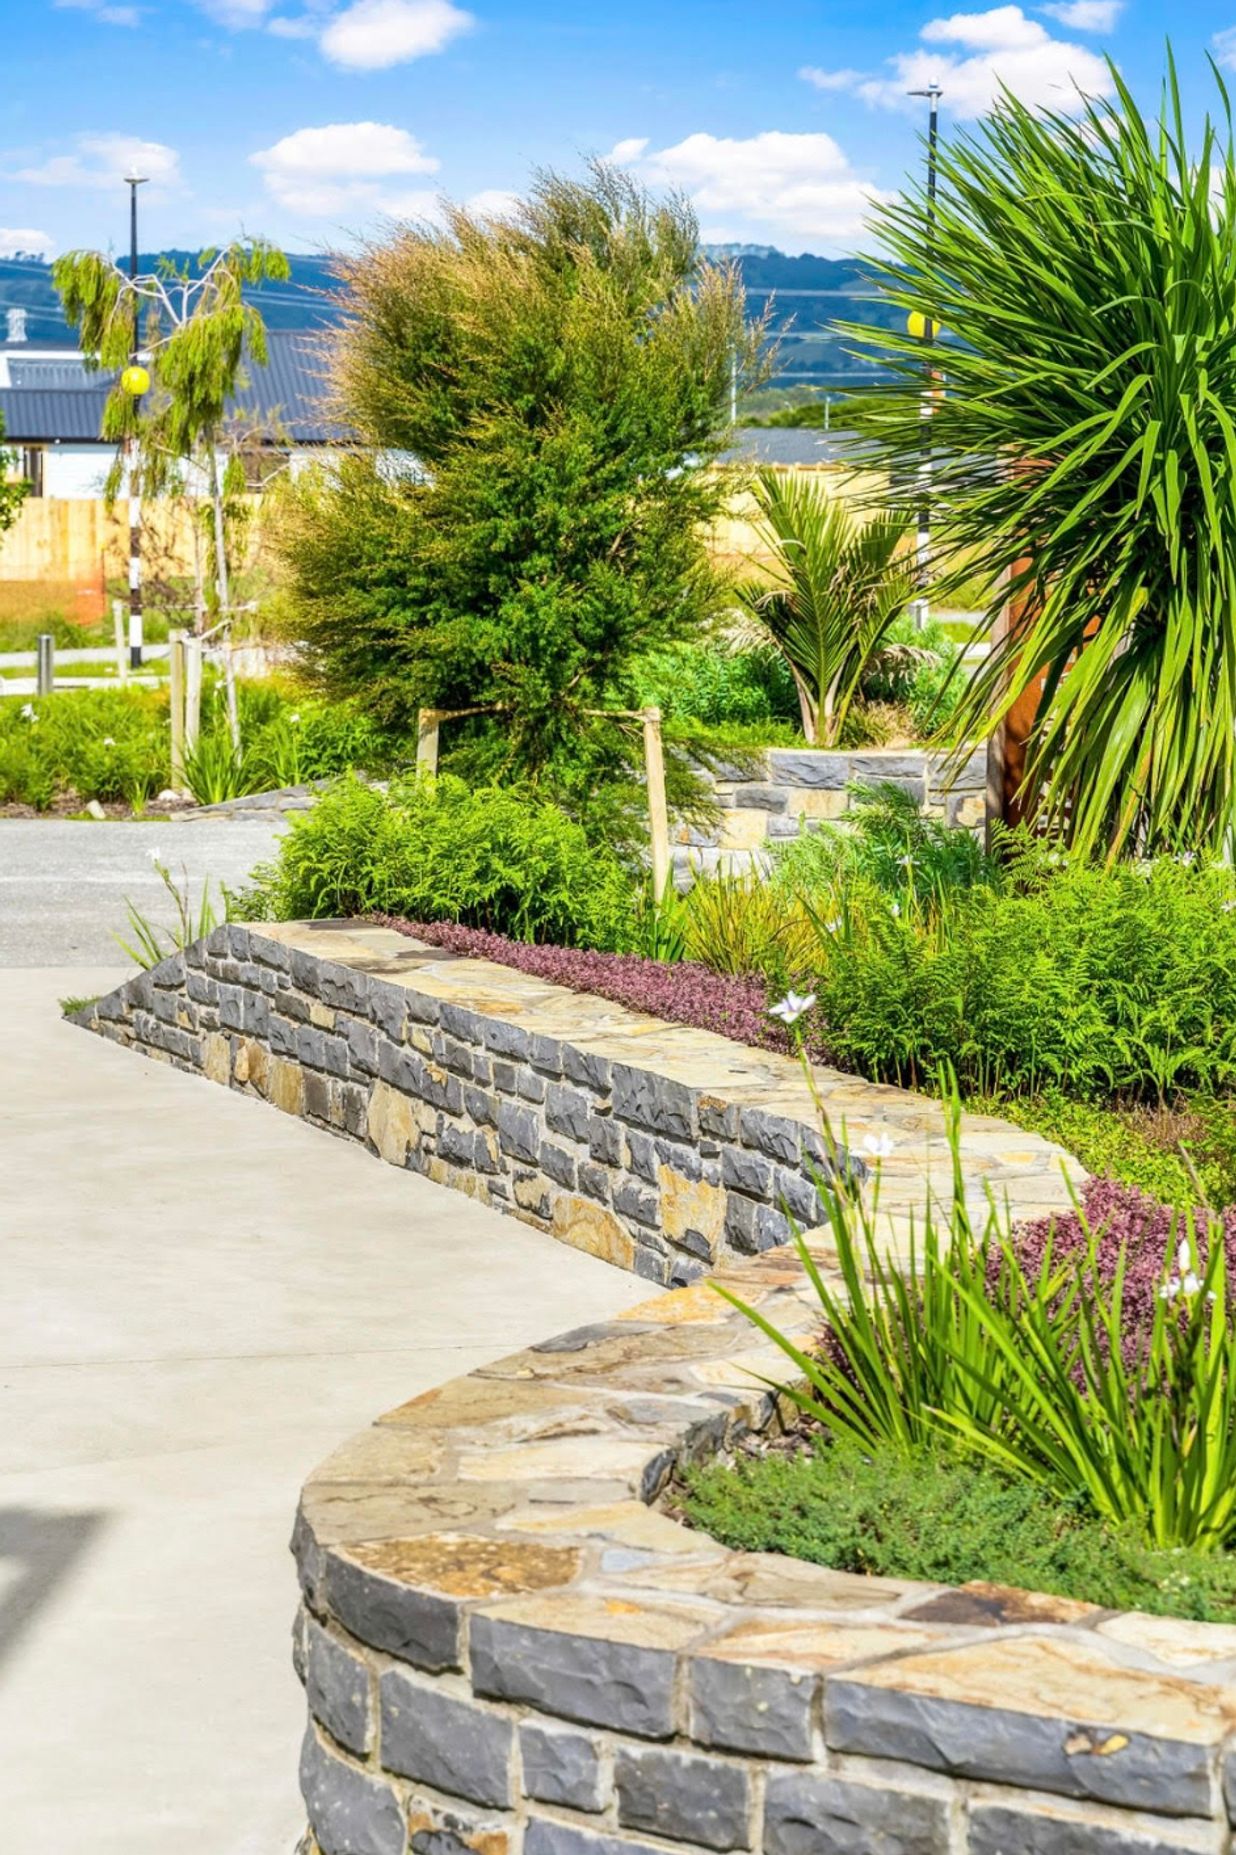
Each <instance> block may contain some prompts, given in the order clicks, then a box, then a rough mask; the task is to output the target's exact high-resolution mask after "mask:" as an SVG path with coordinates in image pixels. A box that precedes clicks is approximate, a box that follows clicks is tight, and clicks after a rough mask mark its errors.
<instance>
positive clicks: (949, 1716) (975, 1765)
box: [825, 1677, 1210, 1816]
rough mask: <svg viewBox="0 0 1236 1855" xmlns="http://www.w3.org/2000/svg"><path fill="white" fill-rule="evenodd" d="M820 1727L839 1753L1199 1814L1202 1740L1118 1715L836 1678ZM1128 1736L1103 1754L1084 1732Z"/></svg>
mask: <svg viewBox="0 0 1236 1855" xmlns="http://www.w3.org/2000/svg"><path fill="white" fill-rule="evenodd" d="M825 1716H826V1735H827V1739H828V1743H829V1745H830V1746H832V1747H834V1748H835V1749H836V1750H838V1751H842V1752H860V1753H864V1754H866V1755H868V1756H869V1757H872V1758H897V1759H901V1760H903V1761H904V1762H905V1763H907V1764H911V1765H925V1766H928V1767H930V1768H931V1769H932V1770H936V1771H948V1772H952V1773H955V1774H956V1775H958V1776H960V1777H969V1778H989V1779H991V1780H992V1781H993V1782H995V1783H999V1784H1019V1785H1024V1786H1025V1787H1026V1788H1027V1789H1030V1790H1040V1791H1055V1792H1058V1793H1059V1794H1060V1795H1062V1796H1065V1797H1090V1798H1093V1799H1094V1800H1095V1802H1097V1803H1113V1804H1120V1805H1122V1806H1123V1807H1124V1808H1126V1809H1134V1810H1155V1811H1158V1812H1159V1813H1160V1814H1161V1815H1165V1816H1206V1815H1207V1814H1208V1813H1209V1810H1210V1773H1209V1769H1208V1764H1209V1758H1208V1750H1207V1748H1206V1746H1204V1745H1201V1744H1197V1743H1193V1742H1190V1741H1188V1740H1182V1739H1170V1738H1168V1737H1166V1736H1163V1737H1159V1736H1158V1735H1151V1734H1147V1733H1141V1732H1136V1731H1128V1732H1127V1733H1126V1730H1125V1728H1124V1727H1123V1726H1122V1725H1121V1723H1120V1721H1118V1720H1114V1721H1110V1722H1102V1721H1097V1720H1096V1721H1080V1722H1074V1721H1070V1720H1067V1719H1060V1718H1052V1717H1050V1716H1046V1715H1038V1714H1031V1713H1020V1712H1014V1711H1013V1710H1012V1709H1005V1708H1002V1707H977V1706H966V1705H963V1704H962V1703H961V1702H958V1701H950V1700H942V1699H938V1698H937V1697H935V1696H934V1695H930V1694H915V1693H906V1692H900V1691H898V1690H897V1689H895V1688H878V1687H865V1686H864V1685H863V1684H862V1682H861V1681H857V1680H853V1679H846V1678H844V1677H840V1678H838V1679H837V1680H835V1681H829V1682H828V1684H827V1686H826V1689H825ZM1092 1734H1093V1735H1095V1736H1096V1737H1098V1738H1100V1739H1103V1738H1108V1737H1110V1736H1111V1735H1112V1734H1118V1735H1119V1736H1120V1737H1121V1739H1125V1740H1127V1743H1125V1744H1123V1745H1121V1747H1120V1749H1119V1750H1118V1751H1116V1752H1113V1753H1112V1754H1111V1755H1110V1756H1108V1757H1105V1758H1096V1757H1095V1756H1094V1755H1093V1753H1092V1752H1090V1751H1089V1750H1088V1749H1087V1748H1088V1745H1089V1741H1090V1738H1091V1735H1092Z"/></svg>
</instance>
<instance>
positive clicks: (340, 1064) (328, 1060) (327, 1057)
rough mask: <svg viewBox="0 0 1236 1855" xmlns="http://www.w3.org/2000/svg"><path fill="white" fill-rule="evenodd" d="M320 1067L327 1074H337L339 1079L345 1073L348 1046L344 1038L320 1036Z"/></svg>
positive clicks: (346, 1069) (346, 1070)
mask: <svg viewBox="0 0 1236 1855" xmlns="http://www.w3.org/2000/svg"><path fill="white" fill-rule="evenodd" d="M322 1067H323V1069H324V1070H325V1071H326V1073H327V1075H328V1076H338V1077H339V1078H340V1080H342V1079H343V1077H345V1076H346V1075H347V1073H348V1046H347V1043H346V1041H345V1039H344V1038H342V1037H331V1036H324V1037H323V1038H322Z"/></svg>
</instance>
